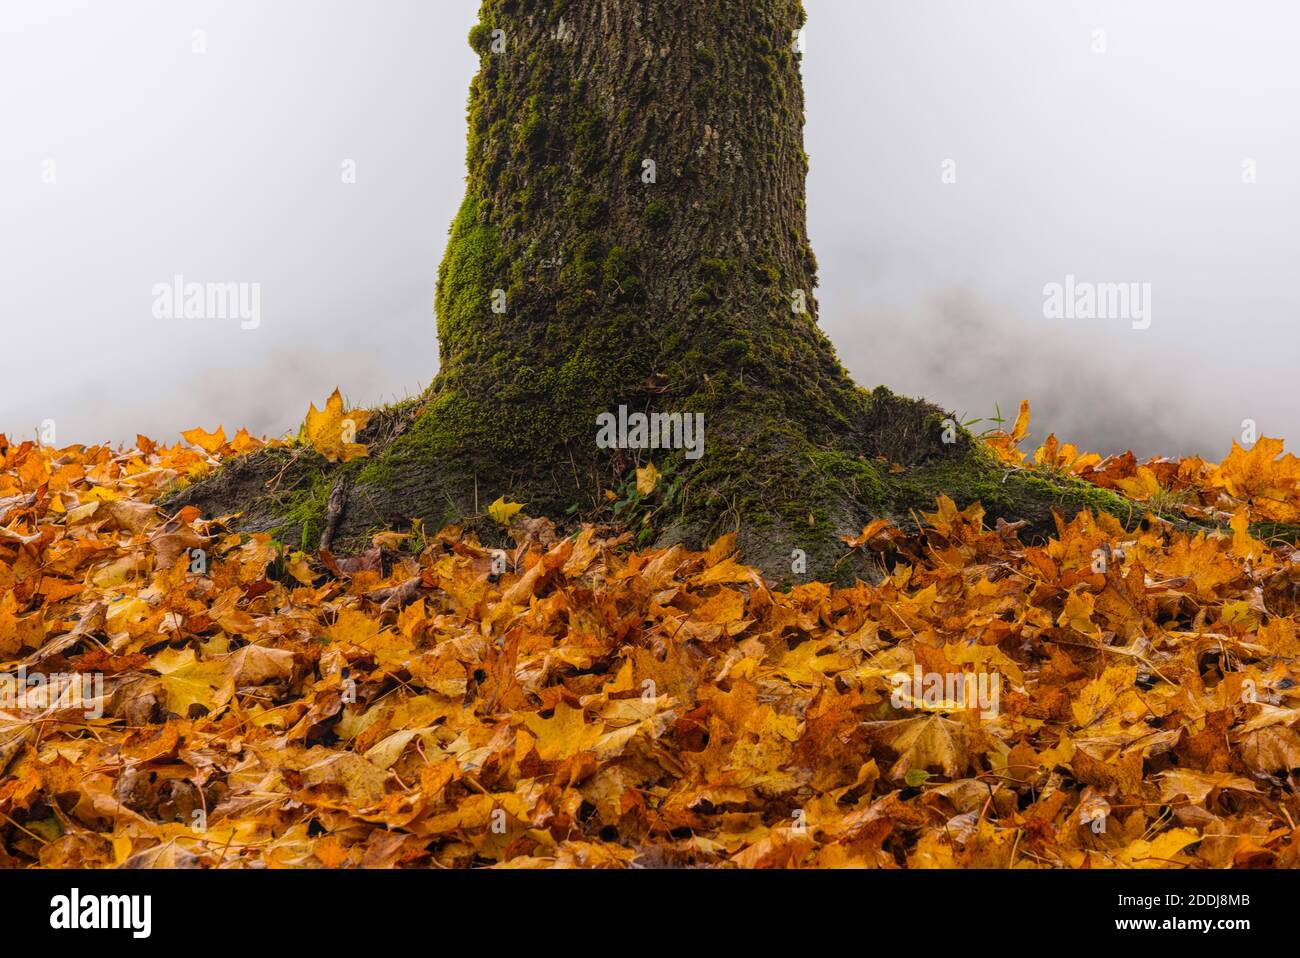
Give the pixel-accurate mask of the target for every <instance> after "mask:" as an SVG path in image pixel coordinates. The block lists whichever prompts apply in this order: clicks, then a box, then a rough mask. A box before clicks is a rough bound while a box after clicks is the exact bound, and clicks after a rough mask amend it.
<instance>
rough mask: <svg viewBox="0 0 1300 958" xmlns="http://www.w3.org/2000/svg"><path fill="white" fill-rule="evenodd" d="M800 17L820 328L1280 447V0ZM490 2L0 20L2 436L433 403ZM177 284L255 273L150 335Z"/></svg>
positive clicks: (377, 2)
mask: <svg viewBox="0 0 1300 958" xmlns="http://www.w3.org/2000/svg"><path fill="white" fill-rule="evenodd" d="M806 6H807V8H808V11H809V25H808V28H807V31H806V37H805V44H806V52H805V57H804V78H805V86H806V95H807V118H808V124H807V130H806V138H807V149H808V152H809V155H810V159H811V171H810V176H809V183H808V189H809V220H810V229H811V233H812V241H813V246H814V249H815V250H816V252H817V255H818V259H819V261H820V264H821V287H820V289H819V291H818V297H819V300H820V305H821V322H822V325H823V327H824V328H825V330H826V331H827V333H828V334H829V335H830V337H831V339H832V340H833V341H834V342H835V344H836V346H837V348H838V350H839V353H840V356H841V358H842V359H843V360H844V362H845V364H846V365H847V366H848V367H849V369H850V370H851V371H852V373H853V374H854V376H855V377H856V378H857V379H858V381H859V382H861V383H863V384H864V385H869V386H871V385H875V384H877V383H881V382H883V383H886V384H888V385H890V386H891V387H892V388H895V389H896V390H898V391H900V392H904V393H908V394H913V395H924V396H926V397H927V398H929V399H931V400H933V401H935V402H938V403H940V404H942V405H944V406H945V407H948V408H951V409H954V410H955V411H957V412H958V413H960V414H962V415H963V417H964V418H985V419H987V418H989V417H991V416H993V415H994V411H995V409H997V408H1001V410H1002V411H1003V412H1004V413H1008V412H1010V413H1014V409H1015V406H1016V404H1017V403H1018V401H1019V400H1020V399H1021V398H1028V399H1030V400H1031V402H1032V405H1033V409H1034V426H1033V432H1034V434H1035V435H1036V436H1038V437H1042V436H1045V435H1046V433H1047V431H1048V430H1054V431H1055V432H1056V433H1057V434H1058V436H1060V437H1061V438H1062V439H1063V440H1069V441H1074V442H1076V443H1079V444H1080V445H1083V446H1086V447H1088V448H1091V449H1096V450H1098V451H1103V452H1111V451H1121V450H1123V449H1124V448H1128V447H1132V448H1133V449H1134V450H1135V451H1137V452H1139V453H1141V454H1155V453H1161V454H1186V453H1200V454H1206V455H1212V456H1216V457H1217V456H1218V455H1221V454H1222V453H1223V452H1225V451H1226V449H1227V448H1228V444H1229V441H1230V439H1231V438H1232V437H1234V436H1236V435H1237V434H1238V433H1239V432H1240V431H1241V429H1242V421H1243V420H1245V419H1252V420H1254V421H1255V422H1256V423H1257V424H1258V428H1259V430H1260V431H1261V432H1263V433H1265V434H1269V435H1281V436H1284V437H1297V436H1300V412H1297V405H1296V403H1295V402H1294V401H1293V400H1292V399H1291V397H1290V396H1289V395H1288V393H1290V392H1291V391H1292V388H1293V387H1291V385H1290V383H1289V382H1288V380H1289V379H1290V378H1291V376H1292V375H1293V372H1292V371H1293V370H1294V369H1296V368H1297V365H1298V364H1297V360H1300V336H1298V335H1297V334H1296V332H1295V321H1296V319H1297V316H1298V315H1300V291H1298V290H1297V284H1296V281H1295V279H1294V277H1295V275H1296V266H1295V264H1296V263H1297V261H1300V256H1298V255H1297V254H1298V253H1300V249H1298V246H1300V238H1298V237H1297V228H1296V223H1297V221H1298V219H1300V217H1298V214H1300V183H1298V181H1297V177H1296V176H1295V174H1294V172H1293V171H1295V170H1296V169H1300V131H1297V127H1296V124H1295V122H1294V118H1295V116H1296V115H1297V112H1298V108H1300V61H1298V60H1297V59H1296V57H1295V56H1294V53H1293V51H1292V49H1291V44H1292V42H1293V39H1292V38H1294V37H1295V36H1296V35H1297V33H1298V31H1300V8H1298V7H1296V6H1294V5H1284V4H1282V3H1277V2H1274V3H1265V2H1251V0H1245V2H1241V0H1236V2H1232V3H1228V2H1226V0H1225V2H1217V3H1209V2H1199V3H1198V2H1187V0H1147V2H1144V3H1142V4H1133V3H1124V2H1097V0H1092V2H1067V0H1055V2H1052V3H1042V2H1041V0H984V2H980V0H890V2H883V0H865V2H858V0H806ZM476 11H477V4H476V3H475V2H474V0H436V2H431V0H371V2H369V3H359V2H345V0H310V2H308V0H224V2H216V0H210V2H201V0H129V2H125V0H120V2H113V3H103V2H92V0H84V2H72V0H0V89H3V90H4V91H5V92H4V94H3V96H0V128H2V129H3V130H4V137H3V141H2V142H3V149H0V284H2V286H0V289H2V290H3V295H2V296H0V357H2V358H3V379H2V380H0V381H2V382H3V386H2V387H0V431H3V432H6V433H8V435H10V437H14V438H21V437H30V436H32V435H34V434H35V431H36V429H37V427H38V424H40V423H41V422H43V421H45V420H53V422H54V423H55V424H56V426H57V435H58V441H60V442H73V441H99V440H106V439H107V440H114V441H130V440H132V439H133V438H134V436H135V434H136V433H137V432H143V433H146V434H148V435H151V436H153V437H154V438H158V439H165V440H173V439H175V438H176V436H177V434H178V433H179V431H180V430H182V429H186V428H189V427H191V426H195V425H202V426H204V427H206V428H212V427H215V426H216V425H217V424H218V423H222V424H224V425H225V427H226V429H227V431H228V432H231V431H233V430H234V429H235V428H238V427H239V426H247V427H248V428H249V429H250V430H252V431H253V432H255V433H262V432H266V433H273V434H278V433H282V432H283V431H285V430H287V429H290V428H292V427H294V426H296V425H297V423H298V422H299V421H300V420H301V418H302V414H303V412H305V410H306V408H307V405H308V403H310V402H312V401H315V402H316V403H317V404H318V405H319V404H320V402H321V400H323V399H324V397H325V396H326V395H327V394H328V393H329V392H330V390H332V389H333V388H334V386H335V385H339V386H341V387H342V389H343V391H344V393H345V394H346V395H347V396H348V397H349V398H350V399H351V400H353V401H354V402H358V403H375V402H382V401H385V400H390V399H393V398H397V397H401V396H404V395H408V394H410V393H413V392H416V391H418V390H419V389H420V388H421V387H422V386H423V385H424V384H426V383H427V382H428V381H429V380H430V379H431V378H432V376H433V374H434V372H435V371H436V361H437V360H436V344H435V338H434V326H433V315H432V301H433V286H434V279H435V275H436V269H437V264H438V260H439V258H440V257H441V254H442V250H443V246H444V245H445V242H446V236H447V226H448V224H449V223H450V221H451V218H452V216H453V214H454V212H455V210H456V207H457V205H458V204H459V202H460V198H461V195H462V191H463V186H464V149H465V146H464V143H465V139H464V137H465V99H466V91H467V86H468V82H469V78H470V77H471V75H472V74H473V72H474V70H475V68H476V61H475V58H474V56H473V54H472V53H471V52H470V50H469V48H468V46H467V45H466V42H465V36H466V33H467V32H468V29H469V27H470V26H471V25H472V24H473V23H474V21H475V18H476ZM350 170H354V171H355V182H348V179H349V175H348V173H349V171H350ZM178 275H179V276H183V277H184V278H185V279H186V280H187V281H189V280H193V281H199V282H235V283H245V284H252V283H256V284H259V289H260V296H261V303H260V305H261V310H260V317H259V322H258V323H257V324H256V327H255V328H246V329H245V328H241V325H249V324H241V322H240V321H239V320H238V319H237V318H232V319H202V320H199V319H190V320H187V319H184V318H176V317H172V318H159V316H158V315H156V313H157V310H156V309H155V306H156V302H155V299H156V297H155V293H154V287H155V286H156V285H157V284H160V283H171V282H172V281H173V278H174V277H176V276H178ZM1067 277H1074V278H1076V279H1077V281H1078V282H1080V283H1084V284H1088V283H1095V284H1128V283H1136V284H1143V285H1147V286H1148V288H1149V290H1150V297H1151V298H1150V303H1149V306H1150V314H1149V317H1148V319H1149V321H1150V323H1149V326H1148V327H1147V328H1135V326H1138V325H1140V324H1139V323H1137V322H1135V321H1133V319H1132V318H1131V317H1129V316H1127V315H1122V316H1109V317H1105V316H1103V317H1098V318H1074V319H1063V318H1051V319H1049V318H1047V317H1046V316H1045V315H1044V312H1045V311H1044V298H1045V294H1044V288H1045V286H1047V285H1048V284H1051V283H1065V282H1066V279H1067ZM979 428H983V426H981V427H979ZM1298 441H1300V440H1298Z"/></svg>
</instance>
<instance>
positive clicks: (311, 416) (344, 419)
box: [303, 388, 370, 462]
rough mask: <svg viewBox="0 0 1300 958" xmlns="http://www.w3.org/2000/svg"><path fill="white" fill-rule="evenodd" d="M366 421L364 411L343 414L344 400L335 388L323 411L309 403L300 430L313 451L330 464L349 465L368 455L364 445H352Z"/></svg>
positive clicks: (367, 414) (356, 410) (366, 416)
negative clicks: (302, 430) (354, 460)
mask: <svg viewBox="0 0 1300 958" xmlns="http://www.w3.org/2000/svg"><path fill="white" fill-rule="evenodd" d="M369 421H370V413H369V412H367V411H366V410H364V409H352V410H348V411H347V412H344V410H343V397H342V396H341V395H339V391H338V389H337V388H335V390H334V392H332V393H330V397H329V398H328V399H327V400H325V408H324V409H317V408H316V404H315V403H312V405H311V408H310V409H308V410H307V422H306V424H305V425H304V427H303V428H304V430H305V431H306V434H307V440H308V441H309V442H310V443H311V444H312V447H313V448H314V449H315V450H316V451H317V452H319V453H320V454H321V455H322V456H324V457H325V458H326V459H328V460H329V461H330V462H350V461H351V460H353V459H360V458H361V457H362V456H367V455H369V454H370V450H369V449H368V448H366V446H365V444H364V443H359V442H356V441H355V439H356V437H357V434H358V433H360V432H361V430H362V429H365V428H366V423H367V422H369Z"/></svg>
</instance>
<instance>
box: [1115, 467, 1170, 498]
mask: <svg viewBox="0 0 1300 958" xmlns="http://www.w3.org/2000/svg"><path fill="white" fill-rule="evenodd" d="M1115 485H1116V486H1118V487H1119V488H1120V490H1121V491H1122V492H1123V493H1124V495H1126V496H1128V497H1129V498H1130V499H1136V500H1138V501H1139V502H1143V501H1145V500H1147V499H1150V498H1152V497H1154V496H1155V495H1156V494H1157V493H1158V492H1160V480H1159V479H1157V478H1156V474H1155V473H1154V472H1152V471H1151V470H1150V469H1148V468H1147V467H1146V466H1138V470H1137V475H1136V476H1134V477H1133V478H1131V479H1120V480H1118V481H1117V482H1116V483H1115Z"/></svg>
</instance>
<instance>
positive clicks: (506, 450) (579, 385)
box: [191, 0, 1108, 580]
mask: <svg viewBox="0 0 1300 958" xmlns="http://www.w3.org/2000/svg"><path fill="white" fill-rule="evenodd" d="M803 17H804V15H803V10H802V5H801V3H800V2H799V0H653V2H652V0H567V2H565V0H552V2H543V0H485V2H484V3H483V6H482V10H481V15H480V23H479V25H478V26H476V27H475V28H474V30H472V31H471V34H470V42H471V45H472V46H473V47H474V49H475V50H476V51H477V52H478V53H479V54H480V56H481V57H482V66H481V69H480V72H479V74H478V76H477V77H476V78H475V79H474V81H473V83H472V85H471V89H470V99H469V149H468V174H469V175H468V185H467V189H466V194H465V199H464V202H463V204H462V206H461V209H460V212H459V215H458V216H457V218H456V220H455V222H454V223H453V225H452V227H451V236H450V241H449V242H448V245H447V251H446V254H445V257H444V259H443V262H442V265H441V268H440V269H439V272H438V283H437V292H436V297H435V310H436V314H437V332H438V344H439V352H440V357H441V369H440V372H439V374H438V376H437V379H436V380H435V382H434V384H433V385H432V386H431V387H430V390H429V392H428V393H427V394H426V395H425V396H424V397H421V401H420V403H419V404H418V406H416V407H413V408H411V409H409V410H403V413H402V415H399V416H395V417H390V418H389V419H388V420H384V419H383V417H379V420H377V421H380V422H383V423H384V425H383V427H382V428H379V432H380V433H384V434H382V435H379V434H376V435H371V436H370V437H363V438H369V439H370V441H371V443H372V446H373V447H374V449H375V453H374V455H373V456H372V458H371V459H370V460H368V461H366V462H364V463H363V464H360V465H356V466H354V467H351V468H353V469H354V471H355V476H351V477H349V478H350V479H355V484H354V485H353V486H352V492H351V494H350V496H349V503H348V507H347V509H346V511H345V512H344V513H343V515H342V516H339V515H338V514H337V513H336V514H334V515H333V516H332V517H331V522H332V523H335V524H337V535H338V536H339V537H340V538H342V539H346V538H347V537H349V536H351V537H352V538H353V539H359V538H360V537H361V536H362V535H363V534H365V533H366V532H368V531H370V530H373V529H374V528H376V527H379V526H393V525H399V526H400V525H402V524H405V523H409V522H410V521H411V520H412V519H415V518H419V519H422V520H423V521H424V522H425V523H426V525H427V526H431V527H432V526H437V525H439V524H440V523H444V522H448V521H459V520H462V519H464V518H465V517H474V516H482V514H483V512H484V510H485V507H486V504H487V503H489V502H491V501H492V500H493V499H495V498H496V497H497V496H499V495H504V496H506V497H507V498H508V499H512V500H515V501H518V502H522V503H525V505H526V511H527V513H528V514H531V515H547V516H551V517H552V518H555V519H559V520H561V521H563V520H565V519H566V517H567V518H568V519H570V520H576V519H602V518H607V517H611V516H612V514H613V513H614V512H617V518H620V519H624V520H626V521H629V522H630V524H631V525H632V527H633V529H634V531H636V532H637V534H638V541H641V542H646V541H650V540H656V541H658V542H660V543H668V542H675V541H687V542H690V543H692V544H700V543H703V542H705V541H707V540H709V539H711V538H712V537H715V536H717V535H720V534H722V533H725V532H729V531H737V532H738V534H739V541H740V545H741V547H742V551H743V553H744V558H745V559H746V560H747V561H750V562H753V563H755V564H758V565H760V566H762V567H763V568H764V569H765V570H766V571H768V572H769V574H771V575H773V576H774V577H776V578H778V579H783V580H791V579H801V578H805V577H814V576H819V575H820V576H825V575H829V574H831V573H832V572H833V571H834V570H835V569H836V567H837V563H838V562H839V560H840V559H842V557H843V556H844V553H845V551H846V550H845V548H844V547H843V545H842V543H841V542H840V541H839V539H838V536H839V535H840V534H842V533H850V532H855V531H857V530H858V529H860V528H861V526H862V524H863V523H864V522H866V521H867V520H869V519H871V518H873V517H877V516H882V515H892V516H895V517H898V518H900V519H904V520H905V519H906V518H907V517H908V516H909V514H910V512H911V510H913V509H915V508H918V507H919V508H926V509H928V508H930V507H932V505H933V501H934V495H935V494H936V493H937V492H947V493H949V494H950V495H952V496H953V497H954V498H955V499H957V500H958V501H959V502H964V501H970V500H973V499H977V498H979V499H983V500H984V502H985V505H986V507H988V508H989V509H990V511H991V512H993V513H995V514H1004V515H1012V516H1018V517H1022V518H1028V519H1029V520H1030V521H1031V522H1035V523H1040V524H1041V523H1045V522H1049V521H1050V507H1051V505H1052V504H1055V503H1060V504H1062V505H1064V506H1066V507H1067V508H1068V507H1069V506H1070V505H1072V504H1077V505H1084V504H1098V501H1099V500H1098V496H1100V497H1101V498H1104V494H1099V493H1095V492H1094V491H1092V490H1088V489H1084V488H1081V487H1079V488H1076V487H1074V486H1069V487H1068V488H1064V489H1062V487H1056V486H1052V485H1049V484H1047V483H1042V482H1041V480H1030V479H1028V478H1026V477H1021V476H1016V477H1013V479H1012V481H1011V482H1009V483H1008V482H1004V481H1003V480H1004V479H1005V478H1006V477H1005V476H1004V475H1003V473H1002V472H1001V470H999V469H997V467H996V466H994V464H993V462H992V460H991V458H990V457H988V456H987V454H986V453H984V452H983V450H982V449H981V447H980V446H979V445H978V443H976V442H974V441H973V440H972V438H971V437H970V436H969V435H968V434H967V433H966V432H965V431H964V430H961V429H959V428H953V424H951V422H949V421H948V417H947V415H946V414H945V413H943V412H942V411H941V410H940V409H938V408H937V407H934V406H931V405H929V404H927V403H924V402H919V401H914V400H909V399H904V398H901V397H896V396H893V395H892V394H890V393H889V392H888V391H887V390H884V389H883V388H882V389H877V390H876V391H875V392H872V393H868V392H866V391H864V390H862V389H860V388H859V387H857V386H856V385H855V384H854V383H853V382H852V380H851V379H850V378H849V376H848V375H847V374H846V372H845V371H844V369H843V368H842V367H841V365H840V364H839V362H838V360H837V359H836V357H835V353H834V350H833V349H832V347H831V345H830V343H829V342H828V341H827V339H826V337H825V336H823V335H822V333H821V331H820V330H819V329H818V327H817V303H816V299H815V298H814V296H813V289H814V287H815V286H816V282H817V280H816V261H815V259H814V256H813V253H812V249H811V247H810V246H809V243H808V235H807V225H806V216H805V194H804V181H805V176H806V173H807V169H808V160H807V156H806V155H805V153H804V152H803V132H802V131H803V109H804V102H803V88H802V83H801V78H800V67H799V54H798V52H797V49H796V37H797V33H798V31H799V29H800V28H801V26H802V24H803ZM881 334H882V335H888V331H887V330H886V331H881ZM938 348H943V347H942V346H941V345H940V346H939V347H938ZM620 408H622V409H623V410H624V413H625V415H626V414H631V413H643V414H646V415H647V416H653V415H655V414H667V415H672V416H677V417H679V418H678V419H676V420H673V422H674V424H676V423H683V424H684V423H687V422H692V423H693V422H696V421H698V419H697V417H698V416H699V415H701V414H702V416H703V450H702V455H699V456H698V458H696V453H697V452H698V451H699V450H698V447H697V448H694V449H684V448H680V447H681V446H682V445H683V444H684V439H685V438H686V437H685V435H684V434H682V433H676V434H674V436H673V437H672V438H674V439H676V440H678V442H677V443H676V445H677V447H678V448H658V449H655V448H607V447H608V446H609V443H608V442H598V423H601V422H605V421H607V420H602V419H601V417H602V416H605V415H612V416H614V417H619V415H620ZM681 417H691V418H690V419H684V418H681ZM604 438H605V439H608V438H609V436H608V435H606V436H605V437H604ZM631 438H632V440H633V441H632V442H631V443H628V444H626V445H631V446H633V447H636V446H637V445H641V446H644V445H645V444H644V443H640V444H638V443H637V442H636V441H635V440H636V439H637V438H638V437H635V436H633V437H631ZM692 438H698V437H692ZM652 462H653V463H654V464H655V466H656V467H657V469H658V470H659V471H660V472H661V473H662V474H663V478H661V479H660V481H659V485H658V487H657V488H656V489H655V491H654V492H653V493H651V494H650V495H649V496H647V497H645V498H644V499H642V498H640V497H638V496H637V495H635V494H633V493H632V492H631V488H632V481H633V478H634V474H633V473H632V471H631V470H632V469H633V467H635V466H643V467H644V466H646V465H648V464H650V463H652ZM1031 482H1038V483H1041V485H1037V486H1036V485H1032V484H1030V483H1031ZM300 485H301V483H300ZM306 487H307V488H309V489H310V490H314V491H311V492H310V493H309V499H308V504H307V506H306V510H307V513H308V514H309V517H310V514H311V513H312V510H313V509H315V508H316V505H318V504H319V501H320V500H321V498H322V496H321V494H320V491H319V490H320V489H322V488H323V489H324V490H325V491H326V493H328V491H329V490H330V489H331V488H332V487H333V483H332V482H324V483H323V484H322V483H321V482H318V481H316V480H310V481H308V482H307V484H306ZM607 490H608V491H610V492H613V493H614V495H615V498H616V499H617V500H619V508H618V509H617V510H614V509H613V507H612V506H611V504H610V502H609V500H608V496H607V494H606V493H607ZM202 498H203V496H202V494H201V493H200V494H198V495H196V496H192V497H191V501H202ZM1076 500H1077V501H1076ZM1101 504H1103V505H1108V503H1101ZM209 505H213V503H209ZM288 506H292V508H288ZM288 506H286V504H285V503H284V502H279V503H277V504H276V505H275V506H274V507H270V506H268V507H266V508H265V509H259V508H255V509H253V510H252V512H253V514H254V515H255V517H258V518H260V521H261V522H262V524H263V525H274V524H275V523H281V524H283V519H284V516H285V514H286V511H288V512H289V513H292V515H293V517H294V518H293V521H294V522H296V521H297V519H298V518H302V515H301V513H302V512H303V508H304V507H303V505H302V503H301V502H299V503H297V504H293V503H290V504H288ZM295 510H296V511H295ZM254 524H256V522H255V523H254ZM304 524H306V523H304ZM290 531H293V530H290ZM315 531H316V532H319V531H320V530H319V527H317V528H316V530H315ZM307 534H308V533H307V532H304V533H303V535H304V536H305V535H307ZM840 571H843V570H842V569H841V570H840Z"/></svg>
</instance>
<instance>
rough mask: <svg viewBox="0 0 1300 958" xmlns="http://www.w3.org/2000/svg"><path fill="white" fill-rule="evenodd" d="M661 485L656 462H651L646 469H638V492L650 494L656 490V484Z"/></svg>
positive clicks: (645, 494) (644, 494)
mask: <svg viewBox="0 0 1300 958" xmlns="http://www.w3.org/2000/svg"><path fill="white" fill-rule="evenodd" d="M657 485H659V470H658V469H656V468H655V464H654V463H653V462H652V463H649V464H648V465H647V466H646V467H645V468H644V469H638V470H637V471H636V491H637V493H638V494H640V495H643V496H648V495H650V493H652V492H654V491H655V486H657Z"/></svg>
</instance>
